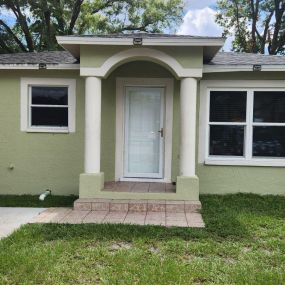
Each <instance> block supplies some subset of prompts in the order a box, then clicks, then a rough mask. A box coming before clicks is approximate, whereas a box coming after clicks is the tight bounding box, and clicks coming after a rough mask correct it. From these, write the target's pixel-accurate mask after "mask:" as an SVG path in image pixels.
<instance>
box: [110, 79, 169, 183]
mask: <svg viewBox="0 0 285 285" xmlns="http://www.w3.org/2000/svg"><path fill="white" fill-rule="evenodd" d="M128 86H130V87H162V88H164V89H165V103H164V104H165V107H164V108H165V109H164V150H163V154H164V155H163V157H162V161H163V162H164V167H163V169H164V172H163V178H162V179H160V178H157V179H156V178H153V179H149V178H126V177H124V141H125V93H126V92H125V88H126V87H128ZM173 95H174V82H173V78H133V77H132V78H129V77H124V78H122V77H117V78H116V150H115V180H116V181H140V182H171V164H172V127H173Z"/></svg>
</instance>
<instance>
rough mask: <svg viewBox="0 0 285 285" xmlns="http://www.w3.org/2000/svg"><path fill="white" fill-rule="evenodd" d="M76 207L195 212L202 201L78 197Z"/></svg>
mask: <svg viewBox="0 0 285 285" xmlns="http://www.w3.org/2000/svg"><path fill="white" fill-rule="evenodd" d="M74 209H75V210H81V211H110V212H147V211H150V212H169V213H184V212H185V213H193V212H197V211H199V210H200V209H201V203H200V201H160V200H157V201H153V200H144V201H142V200H138V201H135V200H133V201H123V200H104V199H78V200H76V201H75V202H74Z"/></svg>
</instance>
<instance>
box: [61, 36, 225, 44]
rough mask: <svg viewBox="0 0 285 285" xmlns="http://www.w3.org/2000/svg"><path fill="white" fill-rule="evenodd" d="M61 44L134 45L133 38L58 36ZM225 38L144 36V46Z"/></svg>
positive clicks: (212, 42)
mask: <svg viewBox="0 0 285 285" xmlns="http://www.w3.org/2000/svg"><path fill="white" fill-rule="evenodd" d="M56 39H57V42H58V43H59V44H60V45H71V44H80V45H129V46H133V38H101V37H65V36H59V37H56ZM224 43H225V39H224V38H217V39H207V38H193V39H183V38H143V39H142V45H143V46H223V45H224Z"/></svg>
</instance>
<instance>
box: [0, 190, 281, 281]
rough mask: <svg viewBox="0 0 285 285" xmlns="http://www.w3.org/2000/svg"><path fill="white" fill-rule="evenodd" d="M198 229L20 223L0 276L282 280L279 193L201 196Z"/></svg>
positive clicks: (0, 263)
mask: <svg viewBox="0 0 285 285" xmlns="http://www.w3.org/2000/svg"><path fill="white" fill-rule="evenodd" d="M201 200H202V203H203V217H204V220H205V222H206V228H205V229H181V228H163V227H155V226H148V227H140V226H126V225H124V226H123V225H54V224H53V225H51V224H49V225H27V226H24V227H22V228H21V229H20V230H19V231H17V232H15V233H14V234H13V235H12V236H10V237H9V238H6V239H4V240H2V241H0V284H21V285H24V284H41V285H43V284H52V285H54V284H84V285H87V284H124V285H125V284H147V285H152V284H154V285H157V284H171V285H172V284H242V285H244V284H257V285H263V284H264V285H271V284H272V285H278V284H280V285H281V284H285V197H272V196H267V197H260V196H255V195H241V194H239V195H229V196H202V197H201Z"/></svg>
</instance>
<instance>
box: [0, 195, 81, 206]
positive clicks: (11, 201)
mask: <svg viewBox="0 0 285 285" xmlns="http://www.w3.org/2000/svg"><path fill="white" fill-rule="evenodd" d="M77 198H78V197H77V196H72V195H70V196H53V195H51V196H47V197H46V198H45V200H44V201H40V200H39V195H0V207H34V208H35V207H39V208H49V207H72V206H73V202H74V200H76V199H77Z"/></svg>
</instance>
